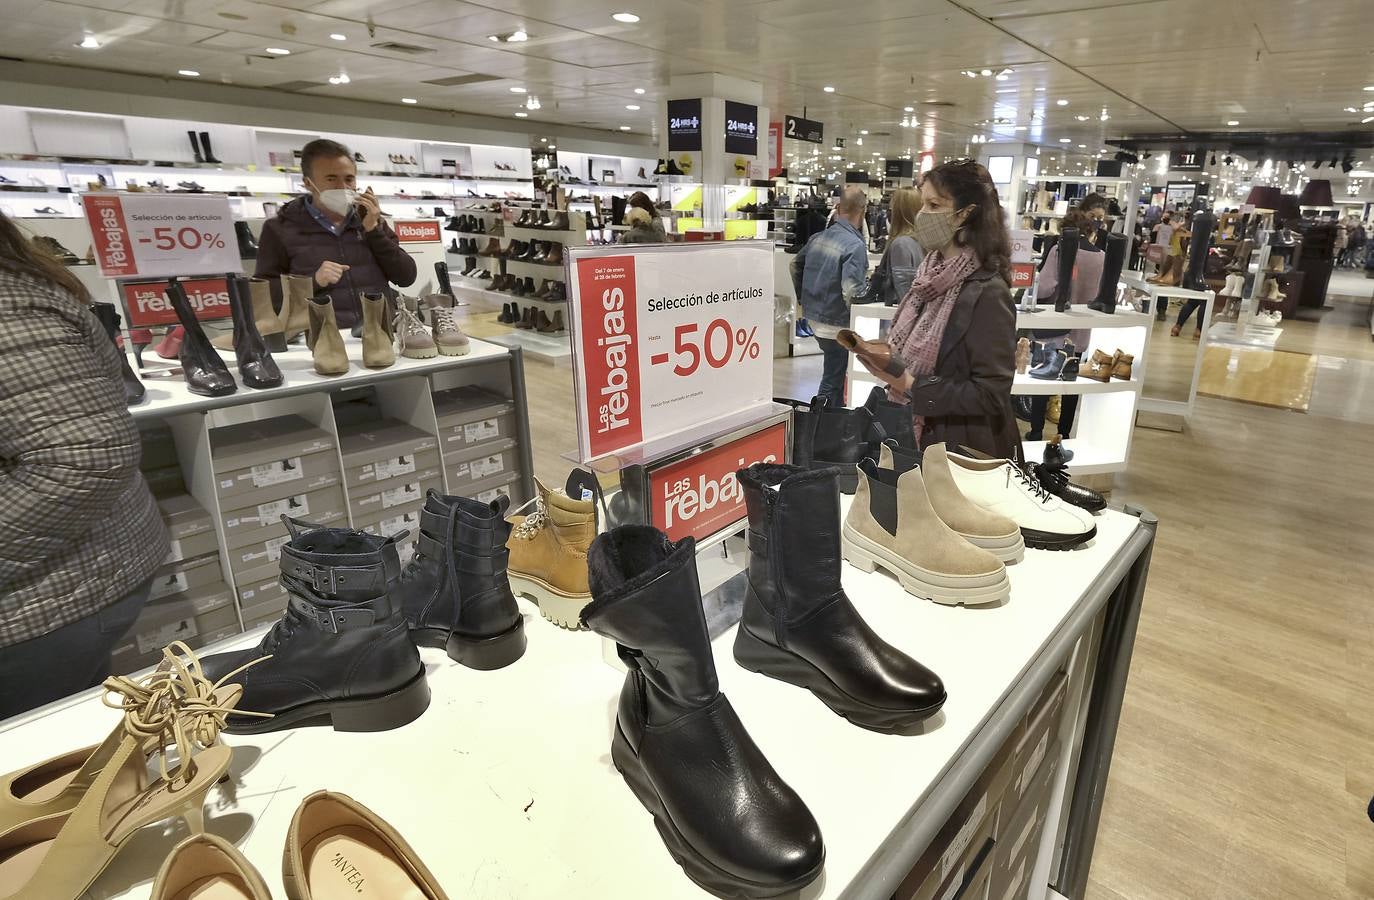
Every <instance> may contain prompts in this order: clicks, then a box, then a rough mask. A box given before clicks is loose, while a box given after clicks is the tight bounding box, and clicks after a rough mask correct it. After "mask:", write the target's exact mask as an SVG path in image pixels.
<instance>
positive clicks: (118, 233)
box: [81, 192, 243, 278]
mask: <svg viewBox="0 0 1374 900" xmlns="http://www.w3.org/2000/svg"><path fill="white" fill-rule="evenodd" d="M81 205H82V208H83V209H84V210H85V212H86V222H87V224H89V225H90V227H91V243H92V244H93V245H94V247H95V260H96V262H97V263H98V264H99V266H100V274H102V275H104V276H105V277H106V278H134V277H145V278H146V277H159V276H168V277H172V276H179V275H205V274H209V273H211V272H240V271H242V269H243V265H242V262H241V261H240V259H239V251H238V239H237V237H236V236H235V234H234V217H233V216H232V215H231V214H230V212H229V198H228V197H226V196H224V195H223V194H159V193H153V192H145V193H120V194H85V195H84V196H83V197H82V198H81Z"/></svg>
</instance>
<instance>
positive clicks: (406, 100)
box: [401, 97, 420, 106]
mask: <svg viewBox="0 0 1374 900" xmlns="http://www.w3.org/2000/svg"><path fill="white" fill-rule="evenodd" d="M401 102H402V103H409V104H411V105H412V106H413V105H414V104H416V103H419V102H420V101H419V100H416V99H415V98H414V97H402V98H401Z"/></svg>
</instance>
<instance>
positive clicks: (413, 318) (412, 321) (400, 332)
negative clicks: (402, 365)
mask: <svg viewBox="0 0 1374 900" xmlns="http://www.w3.org/2000/svg"><path fill="white" fill-rule="evenodd" d="M391 330H392V331H394V332H395V333H396V340H397V342H398V343H399V344H400V345H401V347H400V349H402V350H404V349H405V348H406V339H407V338H411V337H423V336H424V334H425V323H424V322H421V321H420V317H419V316H417V315H415V313H413V312H411V311H410V310H409V309H408V308H406V305H405V304H404V303H402V304H401V305H400V306H398V307H397V308H396V318H395V320H393V322H392V329H391Z"/></svg>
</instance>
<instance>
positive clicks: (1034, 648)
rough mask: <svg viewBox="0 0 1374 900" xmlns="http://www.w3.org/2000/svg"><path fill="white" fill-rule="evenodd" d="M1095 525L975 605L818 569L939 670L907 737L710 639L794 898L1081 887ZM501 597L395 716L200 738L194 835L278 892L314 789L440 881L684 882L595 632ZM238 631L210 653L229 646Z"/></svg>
mask: <svg viewBox="0 0 1374 900" xmlns="http://www.w3.org/2000/svg"><path fill="white" fill-rule="evenodd" d="M848 503H849V498H844V501H843V507H842V508H843V509H847V508H848ZM1097 525H1098V533H1097V537H1096V538H1095V540H1094V541H1092V542H1091V543H1090V544H1088V545H1086V546H1085V547H1083V548H1082V549H1079V550H1075V551H1072V552H1057V553H1054V552H1047V551H1039V550H1029V551H1027V553H1026V557H1025V559H1024V560H1023V561H1022V562H1020V563H1018V564H1016V565H1014V566H1011V567H1010V569H1009V571H1010V575H1011V582H1012V595H1011V599H1010V601H1009V602H1007V603H1005V604H1003V605H1000V606H997V607H993V608H963V607H951V606H942V605H937V604H934V603H931V602H928V601H926V600H922V599H917V598H915V597H912V596H911V595H909V594H907V593H906V592H905V591H904V590H903V589H902V588H901V587H900V586H899V585H898V584H897V582H896V581H895V580H894V579H893V578H891V577H889V576H887V575H886V574H885V573H883V572H882V571H881V570H879V571H877V572H874V573H871V574H865V573H863V572H861V571H860V570H858V569H857V568H854V567H852V566H850V565H847V564H842V566H841V576H842V579H843V584H844V587H845V589H846V591H847V592H848V594H849V596H850V597H851V598H852V599H853V601H854V603H855V605H856V607H857V608H858V610H859V612H860V613H861V614H862V615H863V616H864V618H865V619H866V620H867V621H868V623H869V624H870V625H871V626H872V627H873V628H874V629H875V630H876V631H877V632H878V633H879V634H881V635H882V636H883V637H884V638H886V639H887V640H888V641H890V642H891V643H893V644H894V645H896V646H897V647H898V648H899V649H901V650H903V651H905V652H907V653H910V654H911V655H912V656H914V657H915V658H916V659H918V660H920V661H921V662H923V663H924V664H926V665H928V666H930V667H931V668H932V669H933V670H934V671H935V672H937V673H938V674H939V675H940V676H941V678H942V679H943V681H944V683H945V685H946V688H947V690H948V693H949V700H948V702H947V703H946V704H945V705H944V708H943V709H942V710H941V711H940V712H939V713H938V714H937V715H936V716H934V717H932V718H931V719H929V720H927V721H926V722H925V723H924V724H923V729H922V733H919V734H911V735H883V734H877V733H873V732H869V731H866V730H863V729H861V728H858V727H855V726H853V725H851V724H850V723H849V722H847V721H846V720H845V719H843V718H840V717H839V716H836V715H835V714H834V713H832V712H831V711H830V710H828V709H827V708H826V707H825V706H824V705H822V704H821V703H820V702H819V701H818V700H817V699H816V698H815V697H813V696H812V695H811V694H810V693H809V692H807V691H805V690H802V689H799V688H797V687H794V686H791V685H788V684H785V683H783V682H781V681H777V680H774V679H771V678H767V677H764V676H762V675H758V674H754V673H751V672H749V671H746V670H745V669H743V668H742V667H741V666H739V665H738V664H737V663H736V662H735V660H734V656H733V653H732V643H733V640H734V636H735V629H734V628H730V629H728V630H727V631H726V632H725V633H724V634H723V635H722V636H721V637H719V638H717V639H716V640H715V641H714V642H713V645H712V647H713V654H714V659H715V666H716V669H717V671H718V674H719V679H720V684H721V688H722V690H723V691H724V693H725V695H726V696H727V697H728V698H729V700H730V702H731V704H732V705H733V707H734V709H735V710H736V712H737V713H738V715H739V717H740V719H741V721H742V722H743V723H744V726H745V728H746V729H747V730H748V732H749V734H750V736H751V737H752V738H753V740H754V741H755V742H756V743H757V744H758V746H759V748H760V749H761V750H762V752H763V753H764V754H765V755H766V756H767V758H768V760H769V761H770V762H771V763H772V765H773V766H774V768H776V770H777V771H778V773H779V775H780V776H781V777H782V778H783V779H785V780H786V781H787V783H788V784H790V785H791V786H792V787H793V788H794V789H795V790H796V791H797V792H798V793H799V794H800V796H801V797H802V799H803V800H804V801H805V802H806V804H807V806H808V807H809V808H810V810H811V811H812V813H813V814H814V815H815V817H816V819H817V821H818V823H819V824H820V827H821V831H822V833H823V835H824V840H825V844H826V864H825V870H824V872H823V874H822V876H821V877H820V878H819V879H818V880H817V881H815V882H814V883H813V884H812V885H810V886H809V887H808V888H807V889H805V890H804V891H803V892H802V893H801V894H800V896H802V897H806V898H808V900H817V898H845V900H891V898H893V897H897V898H901V900H910V898H922V900H924V898H934V897H940V898H946V897H955V896H960V897H968V898H975V900H984V898H990V900H998V898H1002V897H1007V896H1011V897H1031V898H1044V897H1059V896H1062V897H1068V898H1072V900H1082V898H1083V897H1084V894H1085V889H1086V883H1087V874H1088V868H1089V865H1090V863H1091V859H1092V853H1093V846H1094V842H1095V839H1096V833H1097V825H1098V816H1099V814H1100V809H1101V797H1102V793H1103V790H1104V788H1105V785H1106V780H1107V775H1108V769H1109V766H1110V762H1111V755H1112V747H1113V743H1114V741H1115V735H1116V727H1117V722H1118V719H1119V714H1120V708H1121V698H1122V694H1123V692H1124V689H1125V681H1126V677H1127V672H1128V670H1129V665H1130V658H1131V650H1132V645H1133V642H1134V635H1135V629H1136V622H1137V620H1138V616H1139V611H1140V604H1141V601H1142V597H1143V593H1144V587H1145V580H1146V576H1147V573H1148V567H1149V562H1150V554H1151V549H1152V547H1153V540H1154V532H1155V522H1154V520H1153V518H1152V517H1151V516H1150V515H1149V514H1148V513H1146V512H1143V511H1138V510H1135V511H1130V512H1121V511H1115V510H1109V511H1107V512H1105V513H1103V514H1102V515H1100V516H1098V517H1097ZM519 602H520V606H521V610H522V612H523V613H524V615H525V620H526V628H525V632H526V635H527V637H528V641H529V644H528V649H527V651H526V653H525V655H524V657H523V658H521V659H520V660H518V661H517V662H515V663H514V664H512V665H510V666H508V667H506V668H504V669H500V670H497V671H488V672H484V671H476V670H473V669H468V668H464V667H462V666H460V665H458V664H456V663H454V662H452V661H451V660H450V659H449V658H448V657H447V656H446V655H445V654H444V652H443V651H442V650H431V649H422V650H421V655H422V656H423V657H424V660H425V663H426V669H427V672H428V681H429V686H430V690H431V693H432V698H433V699H432V701H431V703H430V706H429V709H428V711H427V712H426V713H425V714H423V715H422V716H421V717H420V718H419V719H417V720H415V721H414V722H412V723H410V724H409V725H406V726H404V727H402V728H399V729H396V730H393V731H385V732H376V733H351V734H350V733H337V732H334V731H332V730H330V729H329V728H327V727H326V728H297V729H292V730H283V731H280V732H276V733H270V734H266V735H260V736H237V735H225V736H224V738H223V740H224V743H225V744H227V745H228V746H230V747H231V748H232V749H233V762H232V764H231V766H230V777H231V780H232V783H231V784H227V785H222V786H220V787H217V788H215V789H213V790H212V791H211V793H210V795H209V797H208V799H207V807H208V813H207V815H206V827H207V830H208V831H210V832H212V833H215V834H218V835H220V836H222V837H224V838H226V839H228V840H230V841H232V842H234V843H236V844H237V845H238V846H239V848H240V849H241V850H242V851H243V852H244V854H245V855H246V856H247V858H248V859H249V860H251V861H252V862H253V863H254V864H256V865H257V867H258V868H259V869H260V870H261V871H262V873H263V875H264V877H265V878H266V880H267V883H268V885H269V886H270V887H271V889H272V890H273V893H274V896H285V894H284V893H282V890H281V874H280V872H281V868H280V860H281V853H282V844H283V840H284V838H285V836H286V833H287V829H288V825H289V823H290V818H291V815H292V812H293V810H294V809H295V808H296V806H297V804H298V803H299V801H300V800H301V799H302V798H303V797H305V796H306V795H307V794H309V793H311V792H312V791H315V790H319V789H326V788H327V789H330V790H336V791H343V792H345V793H348V794H350V795H352V796H353V797H355V798H357V799H358V800H359V801H360V802H362V803H364V804H366V805H367V806H369V807H371V808H372V809H373V810H375V811H376V812H377V813H378V814H379V815H381V816H382V817H384V818H385V819H386V820H387V821H388V822H390V823H391V824H392V825H393V826H395V827H396V828H397V829H398V830H399V831H400V832H401V833H402V834H403V835H404V836H405V837H406V839H407V840H408V841H409V842H410V843H411V845H412V846H413V847H414V848H415V850H416V851H417V853H418V854H419V856H420V858H421V859H422V860H423V861H424V862H425V863H426V864H427V865H428V866H429V868H430V869H431V870H432V871H433V872H434V874H435V876H436V877H437V879H438V881H439V883H440V884H442V885H443V886H444V887H445V889H446V890H447V891H448V892H449V893H450V895H451V896H454V897H459V896H461V897H466V898H472V900H484V898H490V900H497V898H510V897H520V898H524V900H541V898H550V900H552V898H559V900H569V898H574V900H578V898H587V900H593V898H595V900H622V898H623V900H632V898H642V897H654V898H663V900H677V898H682V900H688V898H703V897H707V896H708V895H707V894H706V893H705V892H704V891H702V890H701V889H700V888H698V887H696V886H695V885H694V884H693V883H692V882H691V881H690V880H688V878H687V877H686V876H685V875H684V874H683V872H682V871H681V869H680V868H679V867H678V866H677V865H676V864H675V863H674V862H673V859H672V858H671V856H670V855H669V853H668V851H667V850H666V849H665V848H664V846H663V843H662V841H661V840H660V838H659V835H658V832H657V831H656V830H655V828H654V825H653V821H652V819H651V817H650V816H649V814H648V813H647V812H646V811H645V809H644V808H643V807H642V806H641V805H640V804H639V802H638V801H637V800H636V799H635V797H634V795H633V794H632V793H631V792H630V790H629V788H628V787H627V786H626V784H625V783H624V781H623V780H622V778H621V776H620V775H619V774H618V773H617V772H616V770H615V769H614V767H613V766H612V764H611V759H610V744H611V736H612V734H613V730H614V728H615V714H616V705H617V697H618V696H619V694H620V691H621V686H622V684H623V681H624V675H623V673H622V672H621V671H618V670H617V669H616V668H614V667H612V666H611V665H608V664H607V663H606V662H605V661H603V659H602V655H601V650H600V646H599V643H600V639H599V638H598V637H597V636H595V635H594V634H591V633H589V632H572V631H565V630H563V629H560V628H556V627H554V626H553V625H551V624H549V623H548V622H545V621H544V620H543V619H541V618H540V617H539V614H538V612H537V611H536V610H535V608H534V607H532V606H531V605H529V604H528V603H527V602H526V601H525V600H523V599H521V600H520V601H519ZM264 627H265V626H264ZM261 630H262V629H259V630H258V631H256V632H254V633H250V634H246V635H243V636H240V637H239V638H237V639H234V640H231V641H226V642H223V643H222V644H220V645H218V646H216V647H215V648H214V649H215V650H224V649H231V648H237V647H244V646H252V645H253V644H254V643H255V642H256V641H257V640H258V639H259V637H260V636H261ZM117 721H118V714H117V713H116V712H114V711H112V710H110V709H107V708H105V707H104V706H102V705H101V703H100V700H99V691H98V690H93V691H88V692H85V693H84V694H79V695H76V696H75V697H72V698H69V699H67V700H63V701H59V702H57V703H54V704H52V705H50V706H47V707H44V708H41V709H38V710H35V711H32V712H30V713H26V714H24V715H22V716H18V717H16V718H14V719H12V720H9V721H8V722H6V723H3V724H0V758H3V759H5V760H6V761H7V762H8V764H9V765H11V766H19V765H22V764H25V763H28V762H30V761H37V760H39V759H43V758H46V757H48V756H52V755H55V754H57V753H60V752H64V751H67V750H70V749H73V748H75V747H78V746H82V745H84V744H87V743H91V742H94V741H97V740H99V739H100V738H101V737H102V736H103V735H105V734H106V733H107V732H108V731H109V729H110V728H111V727H113V725H114V724H115V723H116V722H117ZM1018 798H1019V799H1018ZM722 814H728V815H727V819H728V820H729V821H734V816H735V813H734V811H733V810H731V811H725V810H722ZM184 836H185V833H184V828H183V827H182V826H181V825H180V823H177V824H175V825H173V826H162V825H154V826H151V827H149V828H146V829H144V830H143V831H142V832H141V833H140V835H139V836H138V837H137V838H136V839H135V840H134V841H133V842H132V844H131V845H130V846H128V847H126V848H125V849H124V850H123V851H122V852H121V853H120V855H119V856H118V857H117V858H116V860H115V862H114V863H113V864H112V865H111V866H110V868H109V869H108V870H107V871H106V872H105V874H104V875H103V876H102V877H101V879H100V880H99V881H97V882H96V884H95V886H94V887H93V889H92V891H91V894H90V896H94V897H101V898H105V900H116V898H129V900H143V898H145V897H147V892H148V882H149V881H150V879H151V878H152V876H153V874H154V872H155V871H156V869H157V867H158V865H159V864H160V863H161V861H162V859H163V857H164V856H165V855H166V853H167V852H168V851H169V850H170V848H171V847H172V846H173V845H174V844H175V843H176V842H177V841H178V840H180V839H181V838H182V837H184ZM961 886H962V887H961Z"/></svg>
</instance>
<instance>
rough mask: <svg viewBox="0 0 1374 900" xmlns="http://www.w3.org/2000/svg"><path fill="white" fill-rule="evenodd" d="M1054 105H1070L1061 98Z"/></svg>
mask: <svg viewBox="0 0 1374 900" xmlns="http://www.w3.org/2000/svg"><path fill="white" fill-rule="evenodd" d="M1054 105H1055V106H1068V105H1069V101H1067V100H1065V99H1064V98H1062V97H1061V98H1059V99H1058V100H1056V101H1054Z"/></svg>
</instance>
